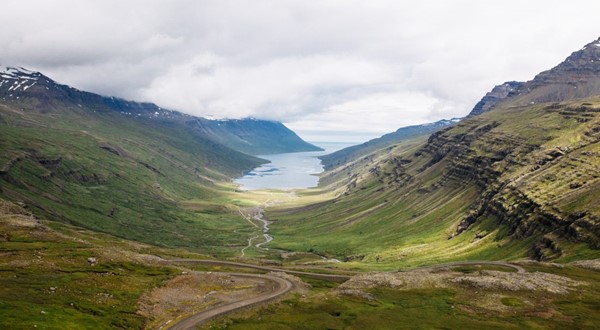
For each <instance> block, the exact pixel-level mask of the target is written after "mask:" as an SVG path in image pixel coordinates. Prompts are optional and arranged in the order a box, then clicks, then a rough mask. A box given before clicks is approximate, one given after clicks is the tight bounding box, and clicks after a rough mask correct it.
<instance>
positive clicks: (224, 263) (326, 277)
mask: <svg viewBox="0 0 600 330" xmlns="http://www.w3.org/2000/svg"><path fill="white" fill-rule="evenodd" d="M167 262H168V263H192V264H203V265H209V266H229V267H240V268H249V269H257V270H264V271H267V272H283V273H287V274H291V275H302V276H307V277H312V278H315V279H319V280H330V281H339V282H344V281H347V280H349V279H350V276H348V275H337V274H321V273H310V272H303V271H298V270H289V269H284V268H276V267H268V266H259V265H252V264H245V263H241V262H233V261H220V260H206V259H171V260H168V261H167Z"/></svg>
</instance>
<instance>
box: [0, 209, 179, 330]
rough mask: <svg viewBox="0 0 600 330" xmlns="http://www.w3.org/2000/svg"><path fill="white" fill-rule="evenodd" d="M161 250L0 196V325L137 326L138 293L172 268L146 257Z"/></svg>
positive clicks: (158, 282)
mask: <svg viewBox="0 0 600 330" xmlns="http://www.w3.org/2000/svg"><path fill="white" fill-rule="evenodd" d="M164 252H165V251H161V250H160V249H157V248H154V247H150V246H146V245H142V244H136V243H131V242H127V241H124V240H120V239H116V238H114V237H111V236H109V235H103V234H98V233H95V232H90V231H87V230H82V229H80V228H76V227H72V226H68V225H64V224H61V223H58V222H49V221H37V220H34V219H33V218H32V217H31V216H30V215H29V212H28V211H26V210H23V209H22V208H20V207H17V206H16V205H13V204H11V203H7V202H5V201H3V200H0V255H1V256H2V258H0V288H1V289H0V315H1V317H0V328H3V329H25V328H34V327H35V328H38V329H81V328H87V329H92V328H93V329H114V328H120V329H133V328H142V327H143V325H144V323H145V320H144V318H143V317H141V316H140V315H138V314H136V311H137V302H138V299H139V298H140V296H141V295H142V294H143V293H144V292H146V291H148V290H150V289H152V288H153V287H156V286H159V285H161V284H162V283H164V281H166V280H168V279H170V278H172V277H174V276H175V275H176V274H178V273H180V271H178V270H176V269H174V268H167V267H164V266H161V265H160V264H158V263H156V262H154V261H153V258H152V257H151V256H149V255H148V254H163V253H164ZM167 253H169V252H167ZM170 253H172V254H177V253H181V252H177V251H171V252H170ZM88 258H95V259H96V263H95V264H90V263H89V262H88Z"/></svg>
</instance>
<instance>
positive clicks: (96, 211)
mask: <svg viewBox="0 0 600 330" xmlns="http://www.w3.org/2000/svg"><path fill="white" fill-rule="evenodd" d="M195 120H197V118H194V117H191V116H187V115H184V114H181V113H178V112H174V111H169V110H164V109H161V108H158V107H157V106H155V105H153V104H146V103H135V102H128V101H124V100H120V99H115V98H109V97H102V96H98V95H95V94H92V93H87V92H82V91H78V90H76V89H74V88H70V87H68V86H64V85H59V84H56V83H55V82H53V81H52V80H50V79H49V78H46V77H45V76H43V75H41V74H40V73H35V72H29V71H26V70H23V69H8V70H5V71H3V72H2V74H1V80H0V197H4V198H7V199H10V200H13V201H19V202H24V203H25V204H26V205H27V206H28V207H29V208H30V209H32V210H33V211H34V212H35V213H36V214H38V215H40V216H43V217H46V218H49V219H53V220H59V221H62V222H67V223H72V224H76V225H78V226H82V227H86V228H90V229H93V230H96V231H103V232H108V233H112V234H114V235H118V236H121V237H126V238H130V239H135V240H139V241H144V242H150V243H154V244H159V245H163V246H187V247H190V248H193V249H196V250H199V251H204V252H209V253H212V254H221V253H232V252H235V253H237V252H238V251H239V249H238V248H237V246H238V245H239V246H242V245H245V244H246V243H247V242H246V240H247V235H248V232H250V231H252V230H254V227H251V226H249V224H248V223H247V222H246V221H244V220H243V219H242V218H241V217H240V216H239V215H237V214H236V213H235V212H236V210H237V209H236V208H235V205H232V203H233V201H231V202H232V203H229V202H230V201H229V200H228V199H227V198H226V196H225V194H227V193H228V192H230V191H232V190H233V187H227V186H225V185H224V183H225V182H228V181H229V180H231V178H232V177H235V176H237V175H240V174H241V173H243V172H244V171H246V170H248V169H251V168H253V167H255V166H257V165H258V164H261V163H263V162H264V161H263V160H261V159H258V158H255V157H253V156H249V155H247V154H245V153H241V152H238V151H235V150H232V149H230V148H228V147H226V146H224V145H222V144H220V143H218V142H216V141H215V139H213V138H210V137H209V136H208V135H207V134H205V133H203V132H201V131H200V130H196V129H192V128H190V127H188V126H187V125H185V123H186V122H190V121H195Z"/></svg>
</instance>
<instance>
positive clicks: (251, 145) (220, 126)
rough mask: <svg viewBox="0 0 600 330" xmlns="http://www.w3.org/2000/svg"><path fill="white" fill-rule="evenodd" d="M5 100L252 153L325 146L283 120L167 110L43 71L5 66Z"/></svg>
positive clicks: (0, 95) (0, 80) (1, 73)
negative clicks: (168, 130) (116, 119)
mask: <svg viewBox="0 0 600 330" xmlns="http://www.w3.org/2000/svg"><path fill="white" fill-rule="evenodd" d="M0 99H1V100H2V101H3V102H6V103H9V104H10V103H12V104H18V105H21V106H23V107H30V108H31V109H35V110H36V111H39V112H42V113H52V112H57V111H58V112H60V111H64V109H65V108H69V107H79V108H86V109H89V110H92V111H99V112H114V113H117V114H119V115H121V116H123V117H128V118H130V119H139V120H154V121H161V122H165V123H167V122H169V123H174V124H179V125H181V128H182V129H188V130H191V131H192V132H194V133H195V134H198V135H199V136H201V137H202V138H208V139H210V140H212V141H214V142H215V143H219V144H222V145H224V146H226V147H228V148H231V149H234V150H236V151H240V152H243V153H247V154H250V155H265V154H273V153H284V152H299V151H316V150H322V149H321V148H319V147H316V146H314V145H312V144H309V143H307V142H305V141H303V140H302V139H301V138H300V137H298V136H297V135H296V134H295V133H294V132H292V131H291V130H289V129H288V128H287V127H285V126H284V125H283V124H282V123H280V122H275V121H267V120H257V119H252V118H247V119H232V120H229V119H223V120H210V119H206V118H201V117H195V116H190V115H187V114H183V113H181V112H178V111H173V110H168V109H164V108H161V107H159V106H157V105H156V104H154V103H139V102H132V101H127V100H124V99H120V98H115V97H106V96H101V95H98V94H94V93H89V92H84V91H80V90H78V89H76V88H73V87H70V86H66V85H62V84H59V83H57V82H55V81H54V80H52V79H50V78H48V77H46V76H44V75H43V74H41V73H39V72H34V71H29V70H27V69H24V68H15V67H0Z"/></svg>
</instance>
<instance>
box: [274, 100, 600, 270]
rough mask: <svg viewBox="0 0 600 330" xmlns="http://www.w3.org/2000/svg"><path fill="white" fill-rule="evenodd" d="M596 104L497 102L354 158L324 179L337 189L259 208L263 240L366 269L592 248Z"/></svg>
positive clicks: (588, 253)
mask: <svg viewBox="0 0 600 330" xmlns="http://www.w3.org/2000/svg"><path fill="white" fill-rule="evenodd" d="M599 113H600V100H599V99H589V100H585V101H578V102H575V101H573V102H567V103H560V104H558V103H556V104H550V103H547V104H536V105H529V106H524V107H523V106H514V107H513V106H504V107H501V108H498V109H495V110H494V111H491V112H489V113H486V114H483V115H481V116H477V117H473V118H469V119H467V120H464V121H463V122H461V123H459V124H458V125H456V126H454V127H452V128H450V129H446V130H443V131H441V132H438V133H434V134H433V135H432V136H431V137H430V138H429V139H428V140H421V142H420V143H419V141H415V140H412V141H407V142H406V143H404V144H400V145H397V146H396V147H395V148H393V149H390V148H388V149H385V150H381V151H380V152H378V153H375V154H373V155H371V156H370V157H366V158H361V159H360V160H357V161H355V162H354V163H351V164H348V165H346V166H345V167H342V168H337V169H335V170H334V171H333V172H330V173H328V174H327V175H326V176H325V177H324V182H325V183H327V184H329V186H328V187H323V188H321V189H322V190H324V191H331V190H332V189H334V188H337V190H335V191H336V192H337V197H335V198H332V199H329V200H327V201H324V202H320V203H307V204H308V205H303V202H302V199H300V200H298V201H297V202H296V205H285V206H281V207H279V209H274V210H272V211H271V212H269V214H268V216H269V218H270V220H272V221H274V224H273V225H272V232H273V235H274V236H275V237H276V239H275V240H274V241H273V243H272V246H273V247H278V248H283V249H292V250H299V251H310V252H315V253H318V254H322V255H329V256H335V257H337V258H340V259H345V260H348V261H361V262H366V263H372V267H373V266H374V267H377V266H376V265H379V267H392V266H393V267H395V266H409V265H418V264H424V263H436V262H440V261H451V260H464V259H508V260H511V259H519V258H526V257H529V258H536V259H558V260H570V259H576V258H590V257H598V256H600V251H599V250H597V247H598V246H599V245H598V243H599V242H600V240H599V236H598V233H599V230H598V223H599V222H598V219H599V218H598V216H599V215H600V189H598V188H599V185H600V180H599V179H598V178H599V173H600V163H599V159H600V157H599V155H600V144H599V143H598V141H599V138H600V116H599ZM344 178H346V179H344ZM348 178H349V179H348ZM307 198H309V199H310V200H313V201H314V200H315V199H317V200H318V198H315V196H310V197H307ZM307 200H308V199H307Z"/></svg>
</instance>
